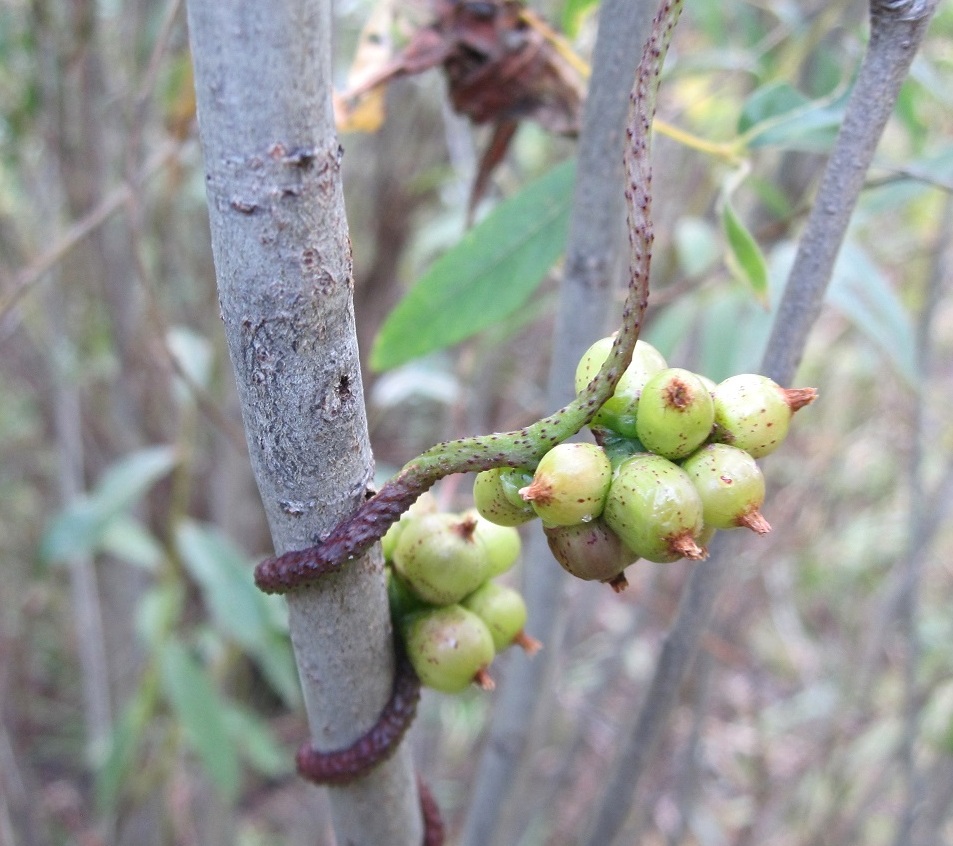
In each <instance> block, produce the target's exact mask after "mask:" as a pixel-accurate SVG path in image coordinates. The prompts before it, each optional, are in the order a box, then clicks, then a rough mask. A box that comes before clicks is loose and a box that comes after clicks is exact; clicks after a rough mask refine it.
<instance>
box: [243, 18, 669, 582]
mask: <svg viewBox="0 0 953 846" xmlns="http://www.w3.org/2000/svg"><path fill="white" fill-rule="evenodd" d="M681 8H682V0H664V2H663V3H662V5H661V7H660V8H659V11H658V13H657V14H656V17H655V22H654V25H653V29H652V34H651V35H650V37H649V40H648V42H647V43H646V46H645V51H644V53H643V57H642V62H641V64H640V65H639V69H638V72H637V75H636V81H635V86H634V88H633V90H632V94H631V110H630V119H629V124H628V127H627V129H626V133H627V138H628V143H627V144H626V146H625V151H624V163H625V173H626V181H627V185H626V189H625V197H626V205H627V213H628V231H629V286H628V293H627V296H626V299H625V303H624V305H623V309H622V325H621V328H620V329H619V332H618V333H617V335H616V338H615V341H614V343H613V345H612V350H611V352H610V353H609V356H608V357H607V358H606V360H605V363H604V364H603V365H602V368H601V369H600V371H599V372H598V373H597V374H596V376H595V377H594V378H593V380H592V381H591V382H590V383H589V385H588V386H587V387H586V389H585V390H584V391H582V392H581V393H580V394H579V395H578V396H577V397H576V399H575V400H573V401H572V402H571V403H569V405H567V406H565V407H564V408H561V409H560V410H559V411H557V412H555V413H554V414H551V415H549V416H548V417H544V418H543V419H542V420H539V421H537V422H536V423H533V424H532V425H531V426H527V427H525V428H523V429H517V430H516V431H512V432H504V433H496V434H491V435H481V436H477V437H472V438H463V439H460V440H455V441H446V442H444V443H440V444H437V445H436V446H434V447H431V448H430V449H429V450H427V451H426V452H424V453H422V454H421V455H419V456H417V457H416V458H414V459H413V460H412V461H409V462H408V463H407V464H405V465H404V466H403V468H401V470H400V471H399V472H398V473H397V475H396V476H394V477H393V478H391V479H390V480H388V481H387V482H385V483H384V485H383V486H382V487H381V489H380V491H378V492H377V493H376V494H374V495H373V496H372V497H371V498H370V499H367V500H365V501H364V502H363V503H362V504H361V506H360V507H359V508H358V510H357V511H356V512H355V513H354V514H353V515H352V516H351V517H349V518H347V519H346V520H344V521H342V522H341V523H339V524H338V525H337V526H335V527H334V529H332V530H331V532H330V533H329V534H328V536H327V537H325V538H324V539H323V540H322V541H321V542H320V543H318V544H316V545H315V546H312V547H308V548H307V549H302V550H295V551H292V552H286V553H285V554H284V555H280V556H277V557H274V558H269V559H268V560H267V561H263V562H262V563H261V564H259V565H258V567H257V568H256V570H255V583H256V584H257V585H258V587H259V588H260V589H261V590H263V591H264V592H265V593H285V592H287V591H289V590H292V589H294V588H296V587H301V586H303V585H306V584H309V583H311V582H313V581H315V580H316V579H318V578H320V577H321V576H322V575H324V574H325V573H331V572H334V571H336V570H338V569H339V568H341V567H342V566H344V564H345V563H346V562H348V561H350V560H353V559H355V558H358V557H359V556H360V555H361V554H362V553H364V552H365V551H366V550H367V549H369V548H370V547H371V546H372V545H373V544H374V543H375V542H376V541H378V540H380V539H381V538H382V537H383V536H384V533H385V532H386V531H387V529H388V528H389V527H390V526H391V525H392V524H393V523H395V522H396V521H397V520H398V519H399V518H400V515H401V514H403V513H404V512H405V511H406V510H407V509H408V508H409V507H410V506H411V505H413V503H414V502H415V501H416V500H417V498H418V497H419V496H420V495H421V494H423V493H424V492H425V491H427V490H429V489H430V488H431V487H432V486H433V485H434V484H435V483H436V482H438V481H439V480H440V479H442V478H444V477H445V476H449V475H451V474H454V473H470V472H477V471H480V470H489V469H491V468H493V467H526V468H533V467H535V465H536V464H537V463H538V462H539V460H540V458H542V457H543V455H545V454H546V453H547V452H548V451H549V450H550V449H552V448H553V447H554V446H555V445H556V444H558V443H561V442H563V441H565V440H566V439H568V438H570V437H572V436H573V435H575V434H576V433H577V432H578V431H579V430H580V429H582V427H583V426H585V425H586V424H587V423H588V422H589V421H590V420H592V418H593V416H594V415H595V414H596V412H597V411H598V410H599V408H600V407H601V406H602V404H603V403H604V402H605V401H606V400H607V399H609V397H611V396H612V393H613V391H614V390H615V386H616V383H617V382H618V381H619V378H620V377H621V375H622V373H623V371H624V370H625V368H626V366H627V365H628V363H629V361H630V360H631V358H632V351H633V350H634V349H635V343H636V341H637V340H638V337H639V333H640V331H641V329H642V323H643V320H644V317H645V310H646V307H647V306H648V297H649V268H650V265H651V258H652V243H653V241H654V232H653V228H652V220H651V207H652V194H651V183H652V172H651V165H650V162H649V138H650V133H651V126H652V119H653V117H654V114H655V102H656V95H657V91H658V80H659V75H660V72H661V67H662V63H663V61H664V59H665V54H666V52H667V50H668V45H669V43H670V42H671V38H672V33H673V30H674V28H675V24H676V22H677V20H678V17H679V15H680V14H681Z"/></svg>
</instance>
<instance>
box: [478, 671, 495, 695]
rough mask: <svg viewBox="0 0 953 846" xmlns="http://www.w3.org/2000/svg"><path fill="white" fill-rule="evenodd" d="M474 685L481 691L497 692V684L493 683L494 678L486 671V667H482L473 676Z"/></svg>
mask: <svg viewBox="0 0 953 846" xmlns="http://www.w3.org/2000/svg"><path fill="white" fill-rule="evenodd" d="M473 683H474V684H475V685H477V686H478V687H479V688H480V689H481V690H486V691H490V690H496V682H495V681H493V676H491V675H490V674H489V673H488V672H487V671H486V667H481V668H480V669H479V670H477V671H476V673H475V674H474V676H473Z"/></svg>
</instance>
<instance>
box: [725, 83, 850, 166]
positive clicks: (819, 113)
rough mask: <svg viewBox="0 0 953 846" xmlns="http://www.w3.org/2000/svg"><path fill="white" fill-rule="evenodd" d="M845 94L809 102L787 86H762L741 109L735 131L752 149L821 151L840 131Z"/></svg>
mask: <svg viewBox="0 0 953 846" xmlns="http://www.w3.org/2000/svg"><path fill="white" fill-rule="evenodd" d="M848 93H849V91H848V92H843V91H842V92H839V93H838V96H837V97H835V98H825V99H822V100H809V99H808V98H807V97H805V96H804V95H803V94H802V93H801V92H799V91H797V90H796V89H794V88H792V87H791V86H790V85H788V84H787V83H783V82H782V83H772V84H770V85H765V86H762V87H761V88H759V89H757V90H756V91H755V92H754V93H753V94H752V95H751V97H749V98H748V101H747V102H746V103H745V105H744V107H743V108H742V110H741V115H740V116H739V119H738V132H739V134H741V135H743V136H745V138H746V140H747V145H748V147H749V148H752V149H753V148H757V147H769V146H773V147H783V148H786V149H793V150H805V151H815V152H822V151H824V150H827V149H829V148H830V146H831V144H832V143H833V141H834V138H835V136H836V135H837V131H838V130H839V129H840V125H841V122H842V121H843V117H844V108H845V106H846V102H847V94H848Z"/></svg>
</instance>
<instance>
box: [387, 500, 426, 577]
mask: <svg viewBox="0 0 953 846" xmlns="http://www.w3.org/2000/svg"><path fill="white" fill-rule="evenodd" d="M436 512H437V500H436V499H434V496H433V494H432V493H430V491H424V493H422V494H421V495H420V496H419V497H418V498H417V501H416V502H415V503H414V504H413V505H411V506H410V508H408V509H407V510H406V511H405V512H404V513H403V514H401V515H400V519H399V520H398V521H397V522H396V523H392V524H391V526H390V528H389V529H388V530H387V531H386V532H385V533H384V537H382V538H381V551H382V552H383V553H384V560H385V561H392V560H393V559H394V550H395V549H396V548H397V539H398V538H399V537H400V534H401V532H403V531H404V529H406V528H407V526H408V525H409V524H410V522H411V521H412V520H413V519H414V518H415V517H422V516H423V515H424V514H436Z"/></svg>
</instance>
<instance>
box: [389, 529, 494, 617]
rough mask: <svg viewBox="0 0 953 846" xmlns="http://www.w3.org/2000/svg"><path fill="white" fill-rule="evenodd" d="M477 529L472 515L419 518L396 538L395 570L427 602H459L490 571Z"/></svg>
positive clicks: (442, 603)
mask: <svg viewBox="0 0 953 846" xmlns="http://www.w3.org/2000/svg"><path fill="white" fill-rule="evenodd" d="M475 530H476V520H474V519H473V518H472V517H470V518H467V517H461V516H459V515H455V514H427V515H425V516H423V517H418V518H416V519H415V520H413V521H411V523H410V525H408V526H407V528H406V529H404V531H403V532H401V534H400V537H399V538H398V539H397V547H396V549H395V550H394V561H393V567H394V570H395V571H396V573H397V575H398V576H400V577H401V578H402V579H403V580H404V582H406V584H407V586H408V587H409V588H410V589H411V590H412V591H413V592H414V593H415V594H416V595H417V596H418V597H419V598H420V599H422V600H423V601H424V602H429V603H431V604H432V605H451V604H452V603H455V602H459V601H460V600H461V599H463V597H465V596H466V595H467V594H468V593H472V592H473V591H474V590H476V589H477V588H478V587H479V586H480V585H481V584H483V582H485V581H486V580H487V578H488V576H489V572H490V559H489V555H488V554H487V551H486V548H485V547H484V546H483V542H482V541H481V540H480V539H479V538H478V537H476V535H475Z"/></svg>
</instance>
